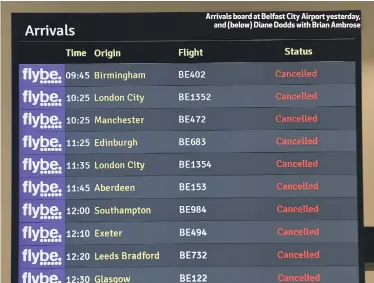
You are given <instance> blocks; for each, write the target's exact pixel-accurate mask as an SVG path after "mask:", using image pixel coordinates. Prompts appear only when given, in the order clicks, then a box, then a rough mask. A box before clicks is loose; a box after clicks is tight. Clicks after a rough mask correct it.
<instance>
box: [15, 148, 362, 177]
mask: <svg viewBox="0 0 374 283" xmlns="http://www.w3.org/2000/svg"><path fill="white" fill-rule="evenodd" d="M357 168H358V164H357V155H356V153H355V152H348V151H346V152H305V153H301V152H284V153H175V154H171V153H170V154H168V153H165V154H139V153H134V154H132V153H129V154H115V153H111V154H109V153H108V154H100V153H98V154H69V155H48V154H46V155H22V156H21V157H20V177H40V176H45V177H52V176H66V177H124V176H147V175H148V176H157V175H158V176H180V175H190V176H197V175H198V176H204V175H205V176H206V175H212V176H215V175H218V176H224V175H226V176H229V175H299V174H300V175H356V174H357Z"/></svg>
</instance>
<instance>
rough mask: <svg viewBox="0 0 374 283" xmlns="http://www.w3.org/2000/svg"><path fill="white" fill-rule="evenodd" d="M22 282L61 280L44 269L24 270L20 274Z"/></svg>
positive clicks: (48, 282)
mask: <svg viewBox="0 0 374 283" xmlns="http://www.w3.org/2000/svg"><path fill="white" fill-rule="evenodd" d="M21 278H22V281H21V282H22V283H62V280H61V279H60V277H59V276H58V274H57V272H56V274H53V273H51V272H49V273H46V272H45V271H39V272H35V271H25V272H23V273H22V275H21Z"/></svg>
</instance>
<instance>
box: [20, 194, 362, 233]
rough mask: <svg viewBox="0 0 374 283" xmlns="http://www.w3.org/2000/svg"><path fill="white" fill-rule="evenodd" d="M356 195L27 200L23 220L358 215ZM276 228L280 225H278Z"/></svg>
mask: <svg viewBox="0 0 374 283" xmlns="http://www.w3.org/2000/svg"><path fill="white" fill-rule="evenodd" d="M357 206H358V204H357V199H356V198H338V197H335V198H209V199H208V198H207V199H200V198H199V199H112V200H110V199H103V200H87V199H81V200H61V199H55V200H48V201H47V200H45V201H43V202H40V200H22V201H20V207H19V214H20V222H54V223H59V224H58V225H61V224H65V223H69V222H91V223H97V222H105V223H107V222H110V221H112V222H123V221H147V222H149V221H161V222H162V221H306V220H357V219H358V209H357ZM274 233H275V231H274Z"/></svg>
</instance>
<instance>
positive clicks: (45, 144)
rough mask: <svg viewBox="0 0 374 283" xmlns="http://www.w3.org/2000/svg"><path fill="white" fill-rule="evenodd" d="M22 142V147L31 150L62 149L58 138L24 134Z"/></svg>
mask: <svg viewBox="0 0 374 283" xmlns="http://www.w3.org/2000/svg"><path fill="white" fill-rule="evenodd" d="M22 142H23V143H22V144H23V147H24V148H30V149H31V150H32V151H57V152H58V151H62V144H61V143H60V142H59V140H58V138H47V137H44V136H39V137H33V136H32V135H26V136H24V137H23V138H22Z"/></svg>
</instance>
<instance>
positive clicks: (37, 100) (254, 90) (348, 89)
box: [19, 84, 356, 110]
mask: <svg viewBox="0 0 374 283" xmlns="http://www.w3.org/2000/svg"><path fill="white" fill-rule="evenodd" d="M19 102H20V104H19V105H20V109H23V110H26V109H44V108H45V109H49V108H51V109H55V108H61V107H62V108H67V109H70V108H81V109H85V108H95V109H99V108H201V107H239V108H241V107H317V106H325V107H327V106H355V105H356V86H355V85H354V84H340V85H338V84H336V85H252V86H205V85H204V86H132V87H129V86H113V87H66V88H65V87H20V89H19Z"/></svg>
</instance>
